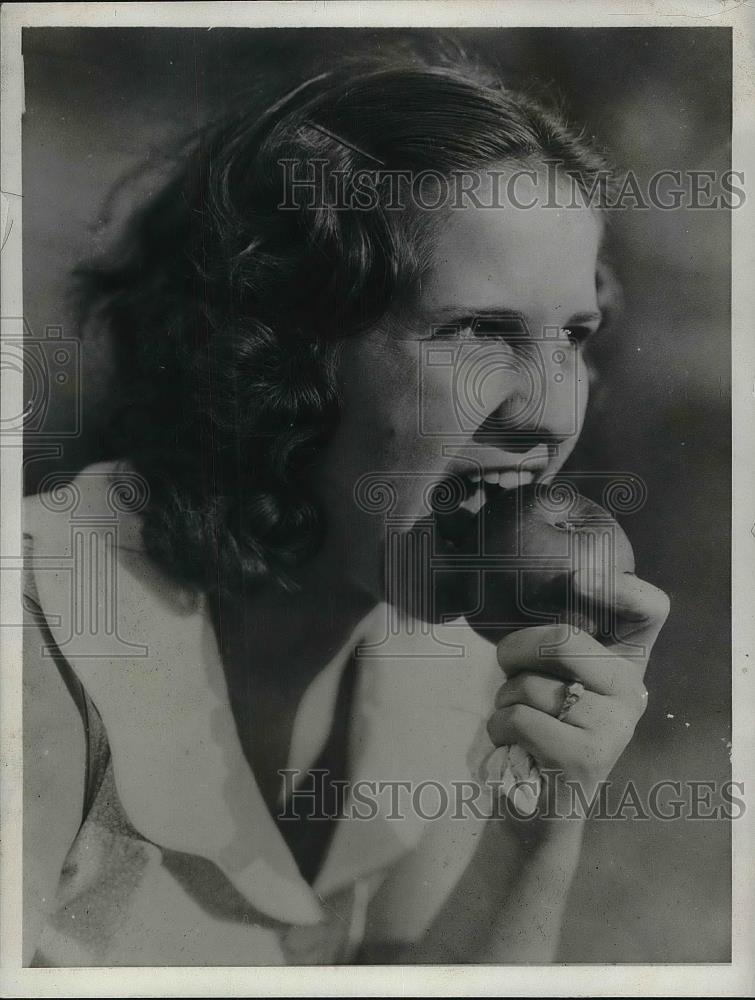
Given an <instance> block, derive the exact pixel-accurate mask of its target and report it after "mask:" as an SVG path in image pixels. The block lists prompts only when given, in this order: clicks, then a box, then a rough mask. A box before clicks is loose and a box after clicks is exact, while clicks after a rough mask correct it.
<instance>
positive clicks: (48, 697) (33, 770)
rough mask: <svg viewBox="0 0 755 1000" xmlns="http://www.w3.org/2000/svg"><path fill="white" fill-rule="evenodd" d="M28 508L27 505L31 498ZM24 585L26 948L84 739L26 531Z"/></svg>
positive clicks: (72, 816)
mask: <svg viewBox="0 0 755 1000" xmlns="http://www.w3.org/2000/svg"><path fill="white" fill-rule="evenodd" d="M25 506H26V507H27V508H31V507H33V504H32V503H31V502H30V503H28V504H25ZM24 542H25V555H26V563H25V568H24V585H23V664H22V693H23V816H24V910H23V912H24V951H25V954H26V955H27V957H29V956H30V955H31V954H32V953H33V950H34V947H35V942H36V940H37V939H38V936H39V932H40V929H41V926H42V923H43V921H44V918H45V914H46V913H47V912H49V910H50V908H51V906H52V903H53V900H54V898H55V892H56V889H57V884H58V880H59V877H60V871H61V868H62V866H63V862H64V861H65V857H66V854H67V853H68V851H69V849H70V847H71V844H72V843H73V841H74V839H75V837H76V834H77V832H78V829H79V826H80V824H81V819H82V816H83V810H84V795H85V786H86V767H87V746H86V734H85V729H84V723H83V719H82V716H81V714H80V711H79V706H78V704H77V699H76V695H77V691H76V686H75V685H76V682H75V678H74V676H73V673H72V671H71V670H70V667H68V665H67V663H66V661H65V658H64V657H63V656H62V654H61V653H60V652H59V650H58V649H57V646H56V645H55V643H54V641H53V640H52V636H51V635H50V631H49V628H48V626H47V620H46V618H45V614H44V612H43V610H42V608H41V606H40V603H39V594H38V591H37V587H36V581H35V578H34V572H33V567H32V557H33V536H32V535H26V537H25V539H24Z"/></svg>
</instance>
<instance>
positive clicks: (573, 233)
mask: <svg viewBox="0 0 755 1000" xmlns="http://www.w3.org/2000/svg"><path fill="white" fill-rule="evenodd" d="M492 183H494V181H493V180H491V179H490V177H489V176H485V175H484V176H483V185H482V187H481V188H480V200H481V201H482V202H483V204H482V205H472V204H469V205H466V206H465V207H463V208H460V209H454V210H451V211H450V212H449V213H448V215H447V217H446V218H445V219H444V220H443V222H442V223H441V224H440V226H439V227H438V232H437V236H436V239H435V241H434V246H435V252H434V255H433V265H432V267H431V269H430V273H429V274H428V275H427V276H426V278H425V280H423V284H422V292H421V301H422V305H423V311H424V310H428V311H432V312H436V311H438V310H443V309H445V308H446V307H448V308H452V307H457V306H464V305H469V306H473V307H474V308H477V309H480V310H485V309H497V308H501V307H505V308H510V309H512V310H517V311H521V312H524V313H531V314H536V315H540V314H542V313H552V312H554V311H558V312H559V313H566V312H577V311H583V310H588V309H594V308H595V307H596V289H595V270H596V264H597V255H598V249H599V245H600V239H601V235H602V222H601V220H600V218H599V217H598V216H597V215H596V213H595V212H594V211H593V210H591V209H590V208H586V207H584V206H579V207H571V208H567V207H565V206H566V205H568V204H569V203H570V198H569V196H568V191H566V190H563V189H562V190H561V193H562V194H563V197H554V196H553V194H552V192H551V198H550V201H551V205H549V203H548V202H549V197H548V194H549V193H548V191H547V190H546V188H545V184H546V181H545V180H544V179H542V178H538V180H537V182H534V181H533V180H532V179H531V178H530V179H528V180H527V184H526V185H523V186H522V188H521V191H519V192H518V197H519V198H520V201H521V202H523V203H527V202H531V201H534V200H536V201H537V204H535V205H533V206H532V207H528V208H519V207H516V206H515V205H512V204H511V203H507V202H504V203H503V204H498V205H496V207H486V205H485V203H486V202H489V201H491V200H493V199H490V198H489V197H487V196H486V187H487V189H488V191H489V189H490V185H491V184H492ZM499 201H500V199H499ZM553 202H556V205H555V206H554V205H553Z"/></svg>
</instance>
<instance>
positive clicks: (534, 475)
mask: <svg viewBox="0 0 755 1000" xmlns="http://www.w3.org/2000/svg"><path fill="white" fill-rule="evenodd" d="M550 458H551V453H550V450H549V448H548V446H547V445H546V444H542V443H541V444H538V445H537V446H536V447H535V448H532V449H531V450H530V451H528V452H527V453H526V454H524V455H522V454H518V455H517V454H513V453H511V452H505V451H501V450H494V449H485V450H483V449H479V450H476V451H472V452H470V454H469V455H468V456H467V455H458V456H456V457H455V458H454V461H453V462H452V463H451V465H450V466H449V473H450V474H451V475H456V476H460V477H461V478H462V479H463V480H464V481H465V482H466V483H467V484H469V487H470V490H469V492H471V493H475V492H476V491H477V490H478V489H480V487H481V485H482V484H485V485H488V486H497V487H499V489H502V490H516V489H519V488H520V487H522V486H529V485H530V484H531V483H533V482H535V480H536V479H538V478H539V477H540V476H542V474H543V473H544V472H545V470H546V468H547V467H548V463H549V461H550Z"/></svg>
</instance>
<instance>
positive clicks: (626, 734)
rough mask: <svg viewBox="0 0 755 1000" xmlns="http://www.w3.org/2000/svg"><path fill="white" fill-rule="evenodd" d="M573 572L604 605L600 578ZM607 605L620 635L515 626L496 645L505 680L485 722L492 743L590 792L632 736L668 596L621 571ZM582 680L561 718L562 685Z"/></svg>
mask: <svg viewBox="0 0 755 1000" xmlns="http://www.w3.org/2000/svg"><path fill="white" fill-rule="evenodd" d="M579 576H580V575H579V574H575V577H574V587H575V588H576V589H578V590H579V591H580V593H581V594H582V595H583V596H585V597H586V598H588V599H589V600H591V601H596V600H597V601H598V603H603V604H604V605H605V604H607V603H609V600H608V599H607V598H605V597H603V596H602V595H601V593H600V590H601V587H600V581H596V583H595V589H594V590H593V591H592V592H588V590H587V587H586V586H585V584H584V583H583V582H582V581H580V579H579ZM610 606H611V607H612V608H613V611H614V613H615V621H616V629H615V635H616V640H617V641H612V642H608V643H606V644H601V643H599V642H598V641H597V640H596V639H594V638H593V637H592V636H591V635H589V634H588V633H587V632H584V631H581V630H577V631H575V630H574V629H573V628H572V627H571V626H569V625H544V626H534V627H531V628H524V629H519V630H517V631H516V632H512V633H511V634H510V635H507V636H506V637H505V638H504V639H502V640H501V642H500V643H499V644H498V662H499V664H500V666H501V668H502V669H503V671H504V673H505V674H506V677H507V680H506V682H505V683H504V684H503V686H502V687H501V688H500V689H499V691H498V694H497V696H496V702H495V707H496V711H495V712H494V714H493V715H492V716H491V718H490V720H489V722H488V732H489V734H490V738H491V740H492V741H493V743H494V744H495V745H496V746H503V745H507V744H512V743H518V744H519V745H520V746H522V747H523V748H524V749H525V750H527V751H528V752H529V753H531V754H532V756H533V757H534V758H535V760H536V761H537V762H538V764H539V765H540V766H541V767H544V768H549V769H554V770H557V771H559V772H561V774H562V775H563V779H568V780H571V781H577V782H579V783H580V784H581V785H582V787H583V788H584V790H585V792H586V793H587V794H588V795H592V793H593V791H594V789H595V787H596V785H597V784H598V783H599V782H601V781H604V780H605V779H606V778H607V777H608V775H609V774H610V772H611V770H612V769H613V767H614V765H615V763H616V761H617V760H618V759H619V757H620V756H621V754H622V752H623V751H624V749H625V748H626V746H627V744H628V743H629V741H630V740H631V738H632V735H633V733H634V730H635V727H636V725H637V723H638V721H639V720H640V718H641V717H642V714H643V712H644V711H645V707H646V705H647V696H648V692H647V688H646V687H645V685H644V682H643V678H644V676H645V671H646V669H647V663H648V658H649V656H650V652H651V650H652V648H653V644H654V643H655V640H656V638H657V637H658V633H659V632H660V630H661V628H662V627H663V625H664V623H665V621H666V618H667V617H668V613H669V600H668V597H667V596H666V594H665V593H664V592H663V591H662V590H659V589H658V588H657V587H654V586H652V585H651V584H649V583H646V582H645V581H644V580H640V579H639V578H638V577H637V576H635V575H634V574H633V573H621V574H618V575H617V577H616V579H615V584H614V593H613V594H612V595H611V598H610ZM572 681H580V682H581V683H582V684H583V685H584V692H583V694H582V695H581V697H580V698H579V700H578V701H577V703H576V704H574V705H573V706H572V708H570V709H569V711H568V713H567V714H566V716H565V717H564V719H563V721H561V720H559V719H558V718H557V716H558V715H559V713H560V711H561V708H562V706H563V702H564V695H565V693H566V686H567V685H568V684H569V683H571V682H572Z"/></svg>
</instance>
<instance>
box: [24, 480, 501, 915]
mask: <svg viewBox="0 0 755 1000" xmlns="http://www.w3.org/2000/svg"><path fill="white" fill-rule="evenodd" d="M115 469H116V464H115V463H111V462H105V463H98V464H96V465H90V466H88V467H87V468H86V469H84V470H83V471H82V472H81V473H79V475H78V476H76V478H75V479H74V480H73V482H72V483H70V484H69V485H67V486H65V487H63V488H62V489H60V490H56V491H52V492H50V493H47V494H44V495H43V496H41V497H40V496H37V497H31V498H27V500H26V502H25V525H24V527H25V530H26V531H27V532H28V533H30V534H31V535H33V537H34V550H33V551H34V555H33V567H34V573H35V578H36V582H37V588H38V592H39V597H40V602H41V605H42V608H43V610H44V613H45V616H46V619H47V622H48V625H49V627H50V631H51V632H52V635H53V637H54V638H55V640H56V642H57V644H58V646H59V648H60V649H61V651H62V653H63V655H64V656H65V657H66V659H67V660H68V662H69V663H70V664H71V666H72V667H73V669H74V670H75V672H76V674H77V675H78V677H79V678H80V680H81V681H82V683H83V684H84V686H85V688H86V689H87V691H88V693H89V695H90V696H91V698H92V700H93V701H94V703H95V705H96V706H97V708H98V711H99V712H100V714H101V716H102V718H103V721H104V724H105V727H106V730H107V733H108V738H109V741H110V746H111V751H112V758H113V768H114V775H115V781H116V786H117V788H118V793H119V796H120V799H121V802H122V804H123V807H124V809H125V811H126V814H127V815H128V817H129V820H130V822H131V823H132V824H133V826H134V827H135V829H137V830H138V831H139V832H140V833H141V835H142V836H144V837H145V838H146V839H148V840H150V841H152V842H153V843H155V844H157V845H159V846H162V847H166V848H170V849H172V850H176V851H183V852H187V853H191V854H195V855H200V856H203V857H206V858H209V859H210V860H212V861H214V862H215V863H216V864H217V865H218V866H219V867H220V868H221V869H222V871H223V872H224V873H225V875H226V876H227V877H228V878H229V880H230V881H232V882H233V883H234V885H235V886H236V888H237V889H238V890H239V891H240V892H242V893H243V894H244V895H245V896H246V897H247V898H248V899H249V901H250V902H251V903H252V904H253V905H254V906H255V907H256V908H257V909H258V910H260V911H262V912H264V913H267V914H269V915H270V916H273V917H275V918H277V919H280V920H282V921H285V922H290V923H299V924H306V923H316V922H318V921H319V920H320V919H321V916H322V911H321V906H320V902H319V898H320V897H322V896H323V895H326V894H328V893H330V892H332V891H335V890H336V889H338V888H340V887H342V886H344V885H346V884H348V883H349V882H350V881H352V880H353V879H354V878H356V877H359V876H360V875H366V874H369V873H371V872H373V871H376V870H377V869H379V868H381V867H383V866H384V865H387V864H390V863H391V862H392V861H394V860H395V859H397V858H398V857H399V856H401V855H402V854H404V853H406V852H407V851H409V850H411V848H412V847H414V846H416V844H417V843H418V841H419V838H420V836H421V834H422V832H423V830H424V828H425V821H424V820H422V819H421V818H420V817H418V816H415V817H413V818H412V817H411V816H407V818H406V819H403V820H390V819H387V817H386V812H387V810H386V809H382V808H381V810H380V811H379V812H378V815H377V816H376V817H375V818H374V819H372V820H369V821H364V820H361V821H360V820H349V821H347V820H339V821H338V823H337V827H336V831H335V833H334V836H333V839H332V841H331V845H330V849H329V853H328V855H327V857H326V859H325V863H324V866H323V868H322V870H321V871H320V873H319V875H318V877H317V879H316V881H315V884H314V887H313V888H310V886H309V885H308V883H307V882H306V881H305V880H304V879H303V878H302V877H301V875H300V873H299V871H298V868H297V866H296V863H295V861H294V859H293V856H292V855H291V853H290V851H289V849H288V847H287V845H286V842H285V840H284V839H283V837H282V835H281V834H280V831H279V830H278V828H277V826H276V824H275V823H274V821H273V819H272V817H271V816H270V813H269V811H268V809H267V806H266V805H265V802H264V800H263V798H262V795H261V793H260V791H259V788H258V786H257V784H256V781H255V779H254V776H253V774H252V771H251V769H250V767H249V765H248V763H247V761H246V758H245V757H244V754H243V751H242V749H241V743H240V740H239V738H238V734H237V732H236V727H235V722H234V717H233V714H232V711H231V706H230V701H229V698H228V692H227V689H226V682H225V673H224V669H223V664H222V661H221V659H220V655H219V653H218V648H217V643H216V639H215V633H214V630H213V627H212V624H211V620H210V615H209V610H208V607H207V601H206V598H204V597H200V598H198V599H190V598H188V597H187V595H186V593H185V592H184V591H182V590H181V589H180V588H179V587H178V586H177V585H175V584H173V583H172V582H170V581H168V580H167V579H166V578H165V577H164V576H163V575H162V574H161V573H160V572H159V571H158V570H157V568H156V567H155V566H154V564H153V563H152V562H151V560H149V559H148V557H147V556H146V554H145V553H144V549H143V545H142V541H141V531H140V520H139V518H138V516H137V515H135V514H134V513H132V512H130V511H129V510H127V509H124V505H123V503H122V498H123V491H122V490H121V491H120V492H119V490H118V489H117V488H113V487H112V485H111V483H110V475H111V474H112V472H113V471H115ZM119 497H120V499H119ZM82 567H83V568H84V572H82V571H81V569H82ZM386 612H387V609H386V608H385V606H381V608H379V609H377V610H376V613H375V614H374V616H371V619H370V629H371V634H374V635H375V636H376V637H379V639H380V641H379V642H378V641H377V638H376V642H375V644H374V646H373V647H372V648H371V649H367V650H363V652H365V653H369V654H371V655H370V656H369V657H368V658H366V659H364V660H363V661H362V668H361V670H360V676H359V680H358V685H357V691H356V694H355V700H354V714H353V718H352V726H351V741H352V743H351V748H350V749H351V758H352V760H353V762H354V763H353V767H352V772H351V775H350V779H351V782H352V786H353V784H354V783H355V782H357V781H359V780H366V781H375V780H380V781H387V780H391V779H399V780H404V781H407V780H408V781H412V782H414V783H418V782H420V781H424V780H433V781H444V780H449V779H452V778H457V779H468V778H469V777H470V770H473V769H474V761H472V762H471V760H470V756H469V755H470V751H472V752H473V755H474V756H475V760H476V759H477V757H478V756H481V755H482V753H484V751H485V749H487V748H489V744H487V746H486V745H485V737H484V736H483V737H482V744H480V750H479V754H475V752H474V749H473V748H474V747H475V746H476V745H478V744H479V743H480V739H481V736H480V734H481V731H482V733H483V734H484V722H485V718H486V717H487V715H488V714H489V711H490V706H491V705H492V700H491V696H492V691H493V690H494V689H495V686H496V685H497V683H498V682H499V680H500V678H499V675H498V669H497V667H496V666H495V662H494V661H495V657H494V656H493V655H492V650H491V647H490V646H488V645H487V644H486V643H484V642H483V641H482V640H480V639H478V638H477V637H476V636H474V634H473V633H471V631H470V630H467V629H464V630H463V634H462V633H461V632H460V631H459V629H456V628H454V627H446V628H444V629H436V630H435V635H436V637H437V639H436V641H437V642H438V645H437V646H436V645H434V644H433V640H432V639H429V640H428V637H427V636H426V635H423V634H422V630H421V629H420V628H417V629H415V630H414V634H410V632H409V631H404V632H402V633H398V634H390V635H387V634H385V626H384V622H385V620H386ZM460 641H463V643H464V645H465V646H466V647H467V650H468V652H467V655H466V656H465V657H464V658H459V657H458V656H456V657H454V656H453V655H451V656H443V655H440V656H439V655H438V654H439V653H440V654H443V653H444V651H446V647H444V646H442V645H440V643H442V642H449V643H454V642H456V643H458V642H460ZM449 650H450V647H449ZM450 651H451V652H453V650H450ZM470 653H471V655H470ZM328 673H329V675H331V676H330V678H329V679H330V680H332V679H333V676H335V674H334V671H331V670H330V668H328ZM318 691H319V695H320V697H319V698H318ZM334 695H335V684H333V683H328V679H326V678H323V676H322V675H321V677H320V678H318V680H316V681H315V682H314V684H313V685H312V688H311V689H310V690H308V691H307V692H306V694H305V697H304V698H303V699H302V703H301V706H300V708H299V712H298V714H297V718H296V722H295V726H294V734H293V738H292V744H291V747H292V754H291V756H292V760H291V763H292V764H295V763H296V762H297V760H298V761H300V762H303V761H304V760H305V759H306V758H307V757H308V756H309V757H310V758H311V756H312V747H311V746H310V745H309V744H308V735H307V734H308V733H309V732H310V731H311V729H312V727H311V725H310V721H311V714H310V713H311V712H312V711H313V710H314V709H313V706H314V705H315V704H316V703H317V702H318V701H320V702H322V698H325V699H326V700H327V699H329V698H333V697H334Z"/></svg>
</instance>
